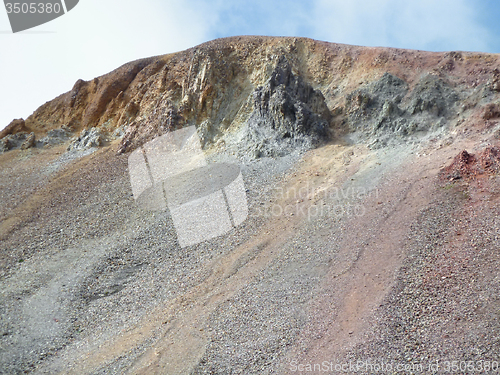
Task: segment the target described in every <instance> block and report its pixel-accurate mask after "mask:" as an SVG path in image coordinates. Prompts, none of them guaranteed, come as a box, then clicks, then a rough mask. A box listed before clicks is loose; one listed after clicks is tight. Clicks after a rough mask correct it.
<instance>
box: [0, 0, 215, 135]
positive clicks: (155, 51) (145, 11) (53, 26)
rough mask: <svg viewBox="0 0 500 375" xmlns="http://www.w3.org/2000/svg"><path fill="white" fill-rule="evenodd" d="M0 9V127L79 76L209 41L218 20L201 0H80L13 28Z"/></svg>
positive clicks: (62, 88)
mask: <svg viewBox="0 0 500 375" xmlns="http://www.w3.org/2000/svg"><path fill="white" fill-rule="evenodd" d="M0 14H1V16H0V30H1V31H2V32H0V47H1V52H0V69H1V70H2V74H1V76H0V129H1V128H3V127H5V126H6V125H8V123H9V122H10V121H11V120H12V119H13V118H19V117H24V118H26V117H28V116H29V115H30V114H31V113H32V112H33V111H34V110H35V109H36V108H38V107H39V106H40V105H41V104H43V103H44V102H45V101H48V100H51V99H53V98H54V97H56V96H57V95H60V94H62V93H64V92H66V91H68V90H70V89H71V87H72V86H73V84H74V82H75V81H76V80H77V79H79V78H82V79H87V80H88V79H92V78H94V77H95V76H98V75H101V74H104V73H107V72H109V71H111V70H113V69H115V68H117V67H118V66H120V65H122V64H124V63H126V62H128V61H131V60H135V59H139V58H143V57H148V56H153V55H161V54H165V53H170V52H175V51H179V50H183V49H186V48H189V47H192V46H194V45H196V44H199V43H201V42H204V41H206V40H207V38H208V30H209V28H210V26H211V25H212V23H213V20H215V19H216V15H215V14H213V12H212V11H211V9H210V8H209V7H208V5H207V6H206V5H204V3H200V2H193V1H191V5H189V4H187V2H186V1H182V0H169V1H161V0H146V1H140V2H138V1H137V0H120V1H119V2H118V1H114V2H111V1H102V0H83V1H80V2H79V4H78V5H77V6H76V7H75V8H74V9H73V10H71V11H70V12H68V14H66V15H64V16H62V17H60V18H58V19H56V20H54V21H52V22H50V23H47V24H45V25H41V26H39V27H37V28H35V29H32V30H29V31H27V32H23V33H17V34H12V33H10V32H7V30H10V26H9V24H8V19H7V16H6V14H5V12H3V10H0ZM49 31H51V32H49Z"/></svg>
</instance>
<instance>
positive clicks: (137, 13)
mask: <svg viewBox="0 0 500 375" xmlns="http://www.w3.org/2000/svg"><path fill="white" fill-rule="evenodd" d="M0 7H1V5H0ZM499 16H500V2H499V1H498V0H437V1H436V0H418V1H413V0H406V1H403V0H364V1H363V0H349V1H346V0H309V1H297V0H288V1H271V0H252V1H246V0H240V1H234V2H232V1H228V0H212V1H209V0H141V1H138V0H120V1H117V0H105V1H103V0H80V2H79V4H78V5H77V6H76V7H75V8H74V9H73V10H71V11H70V12H68V14H66V15H64V16H63V17H60V18H58V19H56V20H54V21H52V22H50V23H47V24H44V25H41V26H38V27H37V28H34V29H31V30H28V31H25V32H22V33H17V34H12V32H11V31H10V25H9V23H8V18H7V14H6V12H5V11H4V9H2V8H0V47H1V51H0V68H1V74H0V129H1V128H3V127H5V126H7V125H8V123H9V122H10V121H11V120H12V119H14V118H19V117H23V118H27V117H28V116H29V115H30V114H31V113H32V112H33V111H34V110H35V109H36V108H38V107H39V106H40V105H41V104H43V103H44V102H46V101H48V100H51V99H53V98H54V97H56V96H57V95H59V94H62V93H64V92H66V91H68V90H70V89H71V88H72V86H73V84H74V82H75V81H76V80H77V79H80V78H81V79H85V80H89V79H92V78H94V77H96V76H99V75H101V74H104V73H107V72H109V71H111V70H113V69H115V68H117V67H118V66H120V65H122V64H124V63H126V62H128V61H131V60H135V59H138V58H142V57H148V56H153V55H160V54H165V53H170V52H176V51H180V50H184V49H186V48H189V47H192V46H195V45H197V44H199V43H202V42H205V41H208V40H211V39H214V38H218V37H225V36H231V35H249V34H251V35H286V36H305V37H310V38H313V39H319V40H325V41H329V42H337V43H346V44H355V45H366V46H388V47H399V48H410V49H422V50H431V51H449V50H463V51H483V52H492V53H500V22H498V19H499Z"/></svg>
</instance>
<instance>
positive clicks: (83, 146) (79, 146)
mask: <svg viewBox="0 0 500 375" xmlns="http://www.w3.org/2000/svg"><path fill="white" fill-rule="evenodd" d="M103 140H104V139H103V136H102V134H101V132H100V130H99V129H97V128H90V129H85V130H83V131H82V132H81V133H80V136H79V137H77V138H76V139H74V140H73V141H72V142H71V143H70V145H69V146H68V151H72V150H88V149H90V148H92V147H99V146H101V145H102V142H103Z"/></svg>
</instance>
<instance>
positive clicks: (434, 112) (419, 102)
mask: <svg viewBox="0 0 500 375" xmlns="http://www.w3.org/2000/svg"><path fill="white" fill-rule="evenodd" d="M458 100H459V96H458V94H457V93H456V92H455V91H454V90H453V88H452V87H451V86H450V85H449V84H448V83H447V82H445V81H444V80H443V79H441V78H439V77H436V76H434V75H431V74H429V75H425V76H423V77H422V78H421V79H420V80H419V81H418V82H417V84H416V85H415V87H414V88H413V90H411V91H409V88H408V84H407V83H406V82H405V81H403V80H402V79H400V78H398V77H396V76H394V75H392V74H389V73H385V74H384V75H383V76H382V77H381V78H380V79H379V80H377V81H375V82H372V83H369V84H367V85H365V86H364V87H362V88H360V89H358V90H355V91H354V92H352V93H351V94H349V95H347V97H346V103H347V104H346V114H347V121H348V124H349V130H350V131H353V132H358V133H359V134H362V137H367V138H371V139H374V142H373V143H372V145H374V144H378V145H379V146H383V145H385V144H388V143H394V142H400V141H401V140H404V139H405V138H406V137H408V136H410V135H416V134H420V135H423V134H426V133H427V132H429V131H433V130H436V129H437V128H440V127H443V126H445V125H446V123H447V121H448V120H449V119H450V117H451V114H452V113H454V112H453V111H452V109H453V106H454V104H455V103H456V102H457V101H458Z"/></svg>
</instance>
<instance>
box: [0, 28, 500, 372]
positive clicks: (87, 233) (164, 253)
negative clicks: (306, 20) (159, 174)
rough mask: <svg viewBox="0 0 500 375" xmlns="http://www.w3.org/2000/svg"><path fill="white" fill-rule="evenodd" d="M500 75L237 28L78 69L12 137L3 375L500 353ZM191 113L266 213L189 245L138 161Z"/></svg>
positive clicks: (0, 167) (467, 61) (0, 353)
mask: <svg viewBox="0 0 500 375" xmlns="http://www.w3.org/2000/svg"><path fill="white" fill-rule="evenodd" d="M499 69H500V67H499V61H498V56H497V55H490V54H478V53H462V52H449V53H428V52H422V51H406V50H395V49H384V48H363V47H352V46H345V45H337V44H330V43H324V42H317V41H313V40H309V39H301V38H268V37H235V38H229V39H222V40H216V41H212V42H209V43H206V44H203V45H201V46H197V47H195V48H192V49H190V50H187V51H184V52H180V53H178V54H173V55H165V56H159V57H153V58H148V59H143V60H140V61H136V62H131V63H129V64H126V65H124V66H122V67H120V68H118V69H117V70H115V71H113V72H111V73H109V74H107V75H105V76H102V77H98V78H96V79H94V80H93V81H89V82H84V81H78V82H77V83H76V84H75V87H74V88H73V90H72V91H71V92H69V93H66V94H63V95H61V96H60V97H58V98H56V99H54V100H53V101H51V102H48V103H46V104H45V105H43V106H42V107H40V108H39V109H38V110H37V111H35V113H34V114H33V115H32V116H31V117H29V118H28V119H26V120H25V121H24V122H23V121H21V120H18V121H16V122H15V123H13V124H12V125H11V126H10V127H9V128H8V131H6V132H5V133H2V135H3V136H4V137H3V138H2V139H0V146H1V147H2V151H3V153H1V154H0V207H1V210H0V296H1V298H0V301H1V304H0V373H5V374H12V373H40V374H42V373H51V374H53V373H65V374H110V373H111V374H114V373H116V374H122V373H130V374H154V373H157V374H292V373H302V372H307V373H332V374H333V373H336V372H343V373H370V374H372V373H376V372H380V371H379V370H380V368H379V370H377V368H376V367H374V366H382V365H383V364H384V365H385V366H386V370H387V371H385V370H384V371H385V372H389V373H433V372H434V373H437V372H440V373H446V372H449V371H447V368H446V366H447V365H448V364H450V365H451V362H450V363H448V362H447V361H473V362H470V363H467V365H468V366H469V372H470V373H474V372H481V371H480V369H479V366H480V365H481V366H484V365H486V363H488V366H490V367H491V366H494V364H493V362H495V361H498V360H499V358H500V353H499V351H500V349H499V348H500V322H499V318H500V316H499V314H498V311H499V308H500V300H499V297H498V296H499V295H500V293H499V292H500V280H499V278H498V272H497V270H498V266H499V262H500V259H499V248H500V247H499V245H500V243H499V241H500V237H499V236H498V231H499V229H500V227H499V222H498V217H500V215H499V212H498V199H500V198H499V197H500V195H499V192H500V176H499V175H498V171H499V167H498V166H499V165H500V150H499V149H498V148H497V147H499V143H500V142H499V138H500V137H499V134H500V133H499V131H500V126H499V124H498V117H500V110H499V109H498V108H499V107H498V105H499V103H500V98H499V93H498V90H500V84H499V81H498V80H499V75H500V73H499ZM188 125H195V126H196V127H197V132H198V135H199V137H200V139H201V142H202V145H203V149H204V152H205V155H206V157H207V158H208V159H209V160H215V161H217V160H226V159H227V160H233V161H234V160H236V161H237V162H238V164H239V165H240V168H241V172H242V175H243V180H244V183H245V188H246V195H247V199H248V205H249V215H248V218H247V219H246V220H245V221H244V222H243V223H242V224H241V225H240V226H237V227H236V228H234V229H233V230H232V231H230V232H229V233H227V234H226V235H223V236H219V237H216V238H213V239H210V240H207V241H204V242H201V243H198V244H196V245H192V246H188V247H184V248H182V247H181V246H180V245H179V243H178V241H177V235H176V231H175V227H174V224H173V219H172V217H171V215H170V213H169V211H168V210H164V211H148V210H144V209H142V208H141V207H140V206H139V205H137V204H136V202H135V201H134V197H133V195H132V188H131V182H130V177H129V165H128V157H129V155H130V152H131V151H132V150H135V149H136V148H137V147H139V146H140V145H143V144H145V143H146V142H148V141H149V140H151V139H154V138H155V137H157V136H159V135H162V134H164V133H166V132H168V131H170V130H175V129H179V128H181V127H184V126H188ZM90 128H94V129H93V130H92V131H90ZM86 129H89V131H88V132H85V133H81V132H82V131H83V130H86ZM29 132H33V133H34V134H35V137H36V140H37V141H36V142H34V143H33V142H32V143H30V144H29V145H28V144H27V143H26V140H27V139H28V133H29ZM78 136H79V138H78ZM23 145H25V146H23ZM68 149H69V150H70V151H68ZM464 150H466V152H464ZM480 361H483V362H480ZM459 363H460V362H459ZM463 363H465V362H463ZM495 363H496V362H495ZM349 364H350V365H349ZM353 364H355V367H352V366H353ZM388 365H390V366H391V368H390V369H389V368H388V367H387V366H388ZM339 366H340V367H339ZM346 366H347V367H346ZM349 366H351V367H349ZM356 366H357V367H356ZM370 366H371V367H370ZM429 366H438V368H437V370H436V371H434V368H433V367H432V368H431V367H429ZM471 366H475V367H471ZM431 370H432V371H431ZM461 371H462V370H461ZM462 372H464V371H462Z"/></svg>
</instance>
